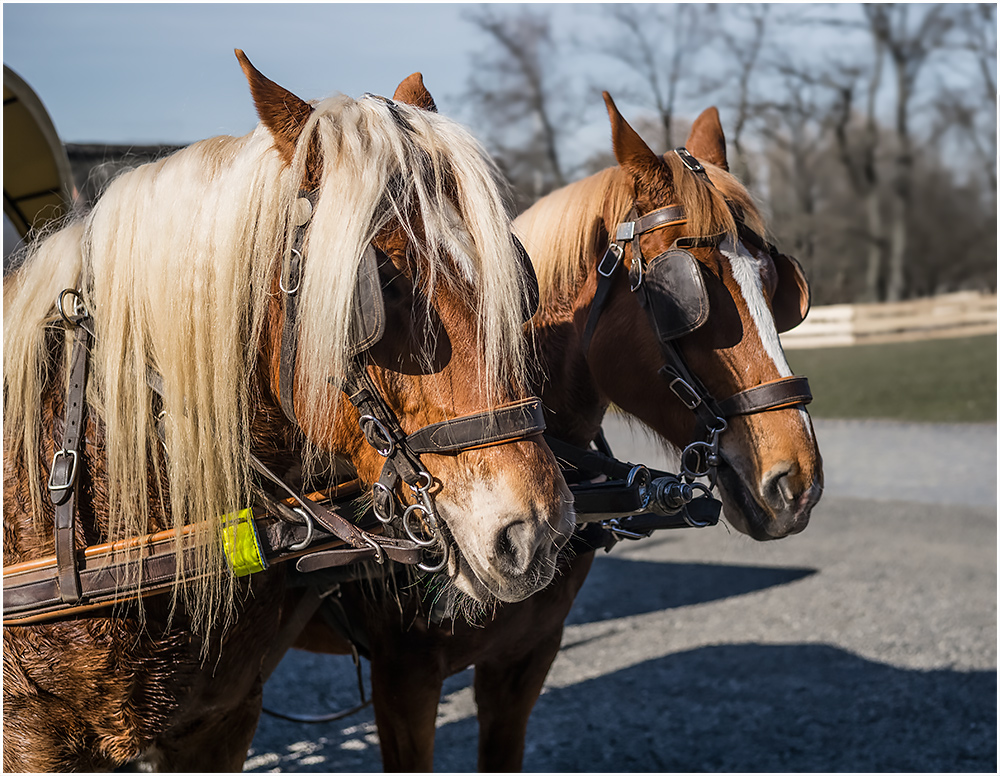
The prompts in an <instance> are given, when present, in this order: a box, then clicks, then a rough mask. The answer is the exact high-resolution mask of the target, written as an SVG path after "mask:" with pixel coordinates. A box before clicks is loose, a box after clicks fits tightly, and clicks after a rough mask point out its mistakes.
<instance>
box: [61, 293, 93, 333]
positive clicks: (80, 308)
mask: <svg viewBox="0 0 1000 776" xmlns="http://www.w3.org/2000/svg"><path fill="white" fill-rule="evenodd" d="M67 294H68V295H70V296H72V297H73V299H74V300H75V301H74V304H73V315H72V316H70V315H67V314H66V310H65V309H64V308H63V297H65V296H66V295H67ZM56 310H58V311H59V317H60V318H62V319H63V320H64V321H65V322H66V323H67V324H69V325H70V326H79V325H80V321H82V320H84V319H85V318H89V317H90V313H88V312H87V307H86V305H84V303H83V295H82V294H81V293H80V292H79V290H77V289H75V288H64V289H63V290H62V291H60V292H59V296H57V297H56Z"/></svg>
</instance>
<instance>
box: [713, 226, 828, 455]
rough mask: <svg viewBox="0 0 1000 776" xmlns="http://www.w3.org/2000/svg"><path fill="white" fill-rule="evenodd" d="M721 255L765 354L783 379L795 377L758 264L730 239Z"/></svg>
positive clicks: (803, 413)
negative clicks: (731, 274) (734, 280)
mask: <svg viewBox="0 0 1000 776" xmlns="http://www.w3.org/2000/svg"><path fill="white" fill-rule="evenodd" d="M719 251H720V252H721V253H722V255H723V256H725V257H726V258H727V259H729V266H730V268H731V269H732V271H733V277H734V278H735V279H736V285H738V286H739V288H740V293H741V294H742V295H743V301H744V302H746V305H747V309H748V310H749V311H750V318H751V319H753V322H754V325H755V326H756V327H757V334H758V335H759V336H760V341H761V343H762V344H763V345H764V352H765V353H767V355H769V356H770V357H771V361H773V362H774V367H775V369H777V370H778V375H779V376H780V377H791V376H792V369H791V367H790V366H788V361H787V359H786V358H785V351H784V350H783V349H782V347H781V340H779V339H778V330H777V329H776V328H775V326H774V316H773V315H772V314H771V309H770V308H769V307H768V306H767V298H766V297H765V296H764V281H763V279H762V278H761V276H760V270H759V268H758V265H757V260H756V259H754V258H753V256H751V255H750V252H749V251H748V250H747V249H746V246H744V245H743V243H737V244H736V245H733V241H732V240H731V239H730V238H729V237H727V238H726V239H725V240H724V241H723V242H722V244H721V245H720V246H719ZM799 412H800V414H801V415H802V420H803V423H804V424H805V427H806V429H809V428H810V424H809V422H808V417H809V416H808V414H807V413H806V411H805V409H804V408H802V407H799ZM811 436H812V435H811V434H810V437H811Z"/></svg>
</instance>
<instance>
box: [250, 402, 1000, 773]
mask: <svg viewBox="0 0 1000 776" xmlns="http://www.w3.org/2000/svg"><path fill="white" fill-rule="evenodd" d="M606 428H607V431H608V437H609V440H610V441H611V444H612V447H613V448H614V449H615V452H616V454H618V455H619V457H622V458H627V459H629V460H633V461H642V462H644V463H647V464H650V465H654V466H655V465H658V466H666V467H669V466H670V462H669V460H667V459H666V458H664V457H663V456H662V455H661V454H660V453H659V451H658V449H657V448H656V446H655V445H652V444H651V443H650V442H649V441H648V440H647V439H646V438H645V436H644V435H643V434H642V433H641V432H639V433H636V434H633V433H632V432H631V431H630V430H629V428H628V427H627V426H625V425H624V424H622V423H621V422H619V421H615V420H614V419H612V421H611V422H610V423H609V424H608V425H607V426H606ZM816 429H817V435H818V437H819V440H820V448H821V450H822V451H823V455H824V463H825V465H824V468H825V473H826V493H825V494H824V497H823V500H822V501H821V502H820V504H819V506H818V507H817V508H816V510H815V512H814V513H813V521H812V523H811V524H810V526H809V528H808V529H807V530H806V531H805V532H804V533H802V534H800V535H798V536H794V537H791V538H789V539H787V540H785V541H781V542H770V543H767V544H757V543H754V542H752V541H751V540H749V539H747V538H745V537H743V536H741V535H738V534H736V533H735V532H732V531H729V530H727V529H726V528H725V527H724V526H722V525H721V524H720V526H718V527H716V528H710V529H705V530H703V531H695V530H690V531H675V532H664V533H661V534H659V535H657V536H655V537H653V538H651V539H646V540H643V541H641V542H629V543H623V544H619V545H618V546H617V547H616V548H615V549H614V550H613V551H612V552H611V553H610V554H607V555H604V554H601V555H599V557H598V559H597V562H596V563H595V564H594V569H593V571H592V572H591V574H590V577H589V578H588V580H587V583H586V584H585V585H584V588H583V590H582V591H581V593H580V596H579V597H578V599H577V603H576V605H575V607H574V610H573V612H572V613H571V615H570V619H569V626H568V627H567V629H566V633H565V636H564V638H563V648H562V651H561V652H560V655H559V657H558V658H557V660H556V662H555V665H554V666H553V669H552V672H551V673H550V675H549V678H548V682H547V685H546V690H545V692H544V693H543V695H542V697H541V698H540V699H539V702H538V705H537V706H536V708H535V712H534V714H533V715H532V719H531V723H530V725H529V730H528V744H527V752H526V756H525V763H524V766H525V770H527V771H703V770H713V771H983V772H995V771H996V768H997V754H996V731H997V719H996V709H997V705H996V699H997V681H996V676H997V674H996V644H997V623H996V592H997V577H996V571H997V559H996V549H997V525H996V515H997V511H996V482H997V478H996V474H997V456H996V453H997V438H996V426H995V425H924V424H902V423H883V422H860V421H858V422H855V421H818V422H817V423H816ZM353 675H354V671H353V667H352V666H351V664H350V661H349V660H347V659H346V658H338V657H330V656H315V655H309V654H306V653H301V652H292V653H290V654H289V655H288V656H287V657H286V659H285V660H284V662H283V663H282V665H281V666H280V667H279V669H278V671H277V672H276V674H275V675H274V676H273V677H272V679H271V681H270V682H269V683H268V685H267V687H266V688H265V705H266V706H269V707H271V708H275V709H281V710H285V711H293V712H296V713H299V714H304V713H314V714H315V713H321V712H324V711H328V710H331V709H334V708H342V707H346V706H349V705H352V704H353V703H355V702H356V694H357V689H356V687H355V686H354V679H353ZM373 719H374V717H373V715H372V712H371V710H370V709H365V710H364V711H363V712H361V713H359V714H356V715H354V716H353V717H350V718H348V719H345V720H343V721H341V722H337V723H328V724H323V725H305V724H298V723H291V722H285V721H282V720H278V719H275V718H273V717H268V716H264V717H263V718H262V719H261V723H260V726H259V728H258V731H257V736H256V738H255V739H254V744H253V749H252V751H251V753H250V757H249V759H248V760H247V763H246V766H245V770H247V771H256V772H324V771H377V770H380V769H381V765H380V760H379V754H378V737H377V734H376V733H375V726H374V722H373ZM475 767H476V722H475V706H474V702H473V698H472V690H471V671H465V672H463V673H462V674H459V675H458V676H455V677H452V678H451V679H450V680H449V681H448V683H447V684H446V686H445V691H444V693H443V695H442V704H441V708H440V714H439V718H438V737H437V750H436V768H437V770H440V771H471V770H475Z"/></svg>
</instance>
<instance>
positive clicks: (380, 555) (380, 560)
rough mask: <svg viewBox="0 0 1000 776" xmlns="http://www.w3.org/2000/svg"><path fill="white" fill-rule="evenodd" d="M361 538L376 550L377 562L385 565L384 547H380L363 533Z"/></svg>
mask: <svg viewBox="0 0 1000 776" xmlns="http://www.w3.org/2000/svg"><path fill="white" fill-rule="evenodd" d="M361 538H362V539H364V540H365V543H367V544H368V545H369V546H370V547H371V548H372V549H373V550H375V562H376V563H377V564H378V565H380V566H383V565H385V554H384V553H383V552H382V545H380V544H379V543H378V542H377V541H375V540H374V539H373V538H372V537H371V536H369V535H368V534H367V533H364V532H362V534H361Z"/></svg>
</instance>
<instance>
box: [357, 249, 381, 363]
mask: <svg viewBox="0 0 1000 776" xmlns="http://www.w3.org/2000/svg"><path fill="white" fill-rule="evenodd" d="M384 334H385V300H384V299H383V297H382V282H381V280H379V274H378V256H377V254H376V251H375V248H374V247H373V246H371V245H369V246H368V247H367V248H366V249H365V252H364V255H363V256H362V257H361V264H360V265H359V266H358V277H357V286H356V288H355V289H354V310H353V313H352V318H351V328H350V343H351V344H350V349H349V351H348V355H350V356H354V355H357V354H358V353H361V352H363V351H365V350H368V348H370V347H372V345H374V344H375V343H376V342H378V341H379V340H380V339H382V337H383V335H384Z"/></svg>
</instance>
